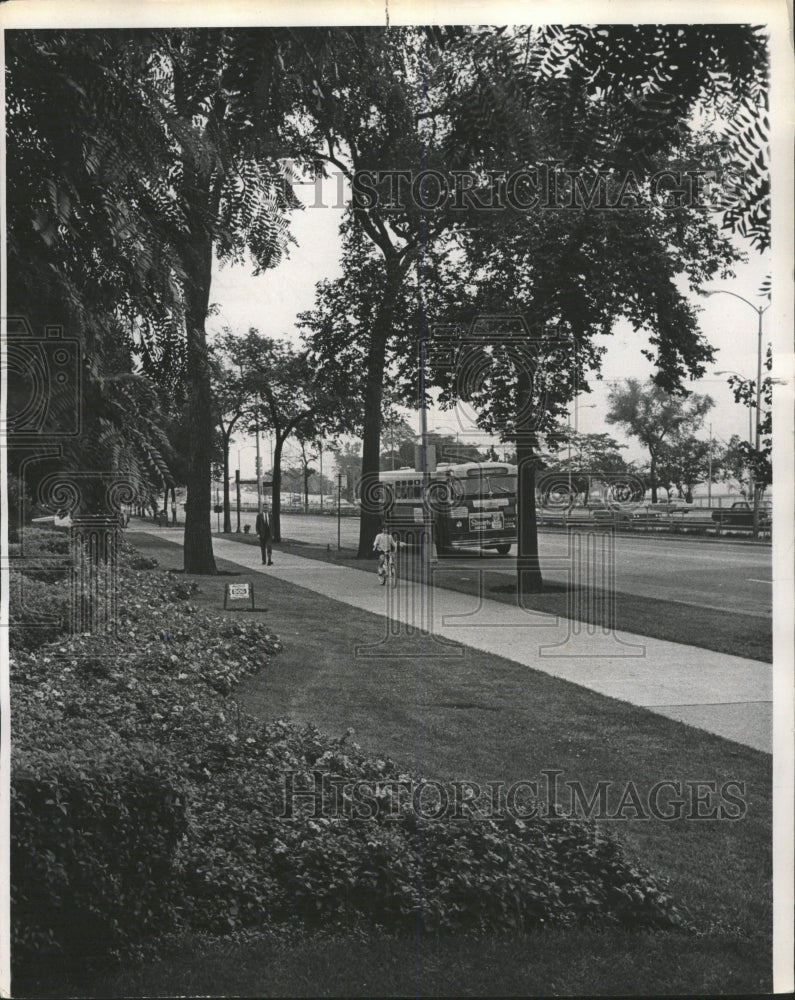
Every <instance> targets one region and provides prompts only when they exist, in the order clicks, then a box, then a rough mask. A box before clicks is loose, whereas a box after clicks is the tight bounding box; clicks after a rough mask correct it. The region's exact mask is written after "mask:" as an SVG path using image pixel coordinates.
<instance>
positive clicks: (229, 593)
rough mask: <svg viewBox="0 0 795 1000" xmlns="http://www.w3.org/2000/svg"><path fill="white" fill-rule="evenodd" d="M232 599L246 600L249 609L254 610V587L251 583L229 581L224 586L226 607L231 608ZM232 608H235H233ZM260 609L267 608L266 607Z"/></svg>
mask: <svg viewBox="0 0 795 1000" xmlns="http://www.w3.org/2000/svg"><path fill="white" fill-rule="evenodd" d="M230 601H246V602H247V603H248V606H249V609H250V610H251V611H253V610H254V587H253V586H252V584H250V583H227V585H226V586H225V587H224V608H229V602H230ZM231 610H234V608H232V609H231ZM260 610H263V611H264V610H265V609H264V608H262V609H260Z"/></svg>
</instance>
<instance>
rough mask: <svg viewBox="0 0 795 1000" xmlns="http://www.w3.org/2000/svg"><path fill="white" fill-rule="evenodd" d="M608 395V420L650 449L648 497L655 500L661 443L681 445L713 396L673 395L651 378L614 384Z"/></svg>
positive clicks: (695, 426)
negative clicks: (645, 381) (645, 380)
mask: <svg viewBox="0 0 795 1000" xmlns="http://www.w3.org/2000/svg"><path fill="white" fill-rule="evenodd" d="M608 398H609V402H610V409H609V410H608V413H607V415H606V417H605V419H606V420H607V422H608V423H609V424H618V425H619V426H620V427H622V428H623V429H624V430H625V431H626V433H627V434H629V435H630V436H631V437H634V438H637V440H638V441H640V443H641V444H642V445H643V446H644V447H645V448H646V449H647V450H648V452H649V478H650V480H651V500H652V503H657V487H658V484H659V481H658V465H659V464H660V462H661V459H662V458H663V456H664V454H665V452H664V450H663V449H664V446H665V445H671V446H673V447H676V448H678V447H680V443H681V442H682V440H683V439H687V438H688V437H689V436H690V435H692V432H693V431H696V430H698V428H699V427H700V426H701V425H702V424H703V422H704V416H705V415H706V414H707V413H708V412H709V410H710V409H712V407H713V406H714V405H715V403H714V400H713V399H712V398H711V397H710V396H699V395H697V394H696V393H693V394H691V395H690V396H688V397H681V396H672V395H670V394H669V393H668V392H666V391H665V390H664V389H662V388H660V386H658V385H655V384H654V383H653V382H647V383H646V384H643V383H641V382H640V381H638V379H627V380H626V381H625V382H624V384H623V386H614V388H613V389H612V391H611V392H610V395H609V397H608Z"/></svg>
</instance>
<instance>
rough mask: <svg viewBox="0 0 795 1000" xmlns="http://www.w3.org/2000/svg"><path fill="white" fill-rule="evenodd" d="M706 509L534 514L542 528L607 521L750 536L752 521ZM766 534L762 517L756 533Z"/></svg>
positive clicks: (635, 528)
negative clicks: (721, 517) (719, 516)
mask: <svg viewBox="0 0 795 1000" xmlns="http://www.w3.org/2000/svg"><path fill="white" fill-rule="evenodd" d="M575 510H576V508H575ZM710 511H711V508H706V514H704V513H702V512H701V510H699V511H698V512H696V511H694V510H692V509H691V510H689V511H671V512H668V513H665V514H662V513H656V514H646V515H643V514H637V515H635V516H634V517H622V516H621V515H620V514H617V515H616V516H615V517H610V516H601V517H593V516H592V514H593V512H592V511H586V510H582V509H580V510H579V511H578V512H577V513H575V514H573V515H571V514H567V513H566V512H563V511H550V510H545V509H544V508H538V510H537V512H536V517H537V521H538V526H539V527H544V528H564V529H565V528H566V527H567V526H568V525H572V524H582V525H598V524H610V525H615V527H616V530H617V531H620V532H630V533H638V534H676V535H704V536H706V535H714V536H717V537H722V536H727V537H731V536H732V535H738V536H748V537H750V536H751V535H752V534H753V530H754V529H753V525H752V524H748V525H745V524H723V523H721V522H720V521H715V520H713V519H712V515H711V512H710ZM589 515H590V516H589ZM770 533H771V524H770V521H769V520H767V519H765V520H764V522H763V523H760V525H759V535H760V537H766V538H769V537H770Z"/></svg>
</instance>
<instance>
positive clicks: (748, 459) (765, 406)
mask: <svg viewBox="0 0 795 1000" xmlns="http://www.w3.org/2000/svg"><path fill="white" fill-rule="evenodd" d="M764 367H765V370H766V371H767V372H770V371H771V370H772V368H773V348H772V345H770V344H768V345H767V349H766V351H765V358H764ZM728 383H729V385H730V386H731V389H732V392H733V393H734V400H735V402H737V403H742V404H743V405H744V406H747V407H750V408H751V409H756V379H744V378H742V377H741V376H740V375H732V376H731V377H730V378H729V379H728ZM759 401H760V404H761V405H760V410H759V412H758V413H757V414H756V424H757V427H758V431H759V435H758V437H759V448H758V449H757V447H756V439H755V440H754V441H753V442H751V441H748V442H739V439H738V444H737V445H736V452H737V458H738V459H742V464H744V466H745V469H746V472H747V474H748V476H749V477H750V480H752V481H753V483H754V484H755V488H757V489H759V490H760V491H761V492H760V497H761V495H762V494H764V491H765V490H766V489H767V487H768V486H769V485H770V484H771V483H772V481H773V380H772V378H771V377H770V375H765V376H764V377H763V378H762V387H761V391H760V393H759ZM732 440H734V439H732ZM737 478H738V479H739V478H740V477H739V476H738V477H737ZM749 487H750V482H749Z"/></svg>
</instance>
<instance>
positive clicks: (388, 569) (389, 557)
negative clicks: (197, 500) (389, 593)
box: [378, 552, 397, 587]
mask: <svg viewBox="0 0 795 1000" xmlns="http://www.w3.org/2000/svg"><path fill="white" fill-rule="evenodd" d="M387 577H389V583H390V586H392V587H396V586H397V567H396V566H395V554H394V552H382V553H381V558H380V559H379V560H378V582H379V583H380V584H381V586H382V587H384V586H386V581H387Z"/></svg>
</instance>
